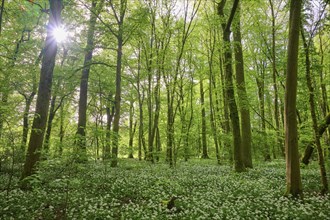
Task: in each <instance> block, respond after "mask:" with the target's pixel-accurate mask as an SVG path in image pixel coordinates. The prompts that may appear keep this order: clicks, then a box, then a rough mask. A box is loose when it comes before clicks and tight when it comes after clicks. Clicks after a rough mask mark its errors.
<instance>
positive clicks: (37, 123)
mask: <svg viewBox="0 0 330 220" xmlns="http://www.w3.org/2000/svg"><path fill="white" fill-rule="evenodd" d="M61 10H62V1H61V0H50V17H49V24H48V26H47V27H48V28H47V37H46V40H45V48H44V55H43V57H42V65H41V72H40V81H39V89H38V98H37V103H36V110H35V116H34V119H33V124H32V131H31V136H30V142H29V147H28V150H27V155H26V160H25V163H24V170H23V172H22V176H21V179H22V180H23V179H24V178H26V177H28V176H30V175H32V174H33V173H34V172H35V170H36V164H37V162H38V161H39V160H40V154H41V152H40V151H41V149H42V144H43V140H44V133H45V127H46V122H47V115H48V109H49V100H50V95H51V87H52V79H53V70H54V66H55V57H56V53H57V43H56V41H55V39H54V38H53V36H52V28H51V27H57V26H59V25H60V23H61ZM26 187H27V183H26V182H25V183H24V182H22V188H26Z"/></svg>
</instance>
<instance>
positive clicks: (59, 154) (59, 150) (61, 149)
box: [58, 103, 65, 157]
mask: <svg viewBox="0 0 330 220" xmlns="http://www.w3.org/2000/svg"><path fill="white" fill-rule="evenodd" d="M64 132H65V131H64V103H63V104H62V105H61V106H60V133H59V136H60V144H59V148H58V156H59V157H61V156H62V153H63V139H64Z"/></svg>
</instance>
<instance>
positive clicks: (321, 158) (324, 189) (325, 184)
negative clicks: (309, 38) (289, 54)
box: [301, 28, 328, 194]
mask: <svg viewBox="0 0 330 220" xmlns="http://www.w3.org/2000/svg"><path fill="white" fill-rule="evenodd" d="M301 38H302V41H303V46H304V51H305V64H306V81H307V87H308V90H309V106H310V111H311V117H312V121H313V130H314V140H315V145H316V148H317V152H318V156H319V165H320V174H321V183H322V186H323V187H322V190H321V192H322V194H325V193H327V192H328V180H327V173H326V169H325V164H324V156H323V151H322V146H321V142H320V137H321V136H320V135H319V132H318V125H317V116H316V111H315V100H314V87H313V83H312V77H311V63H310V58H309V45H308V44H307V42H306V38H305V35H304V30H303V28H301Z"/></svg>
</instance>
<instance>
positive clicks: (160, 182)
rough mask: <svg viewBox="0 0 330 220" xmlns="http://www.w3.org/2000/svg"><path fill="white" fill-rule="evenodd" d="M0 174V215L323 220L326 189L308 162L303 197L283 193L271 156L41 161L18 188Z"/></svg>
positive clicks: (327, 208) (327, 210)
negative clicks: (238, 165) (242, 167)
mask: <svg viewBox="0 0 330 220" xmlns="http://www.w3.org/2000/svg"><path fill="white" fill-rule="evenodd" d="M9 178H10V175H8V174H6V173H1V178H0V190H1V192H0V219H15V220H16V219H88V220H89V219H327V218H329V216H330V201H329V196H320V195H319V193H318V191H319V187H320V186H319V185H320V184H319V182H320V181H319V172H318V168H317V166H316V164H312V165H311V166H308V167H304V168H302V178H303V180H302V181H303V186H304V199H303V200H295V199H292V198H288V197H285V196H284V192H285V164H284V161H282V160H279V161H275V162H269V163H261V164H257V165H255V168H253V169H249V170H248V171H247V172H244V173H234V172H233V171H232V168H231V167H230V166H227V165H222V166H217V165H215V164H214V161H211V160H203V161H199V160H198V161H197V160H191V161H189V162H179V163H177V166H176V167H175V168H172V169H171V168H169V167H168V165H166V164H162V163H158V164H154V165H152V164H149V163H148V162H145V161H137V160H133V159H122V160H120V163H119V167H118V168H110V164H108V163H105V162H90V163H88V164H84V165H83V164H75V163H71V162H70V161H67V162H64V161H63V160H49V161H44V162H43V163H42V164H41V165H40V169H39V172H38V173H37V174H35V175H34V176H33V177H31V178H30V179H29V181H30V183H31V185H32V189H31V190H29V191H21V190H20V189H19V187H18V179H19V172H17V173H14V176H12V179H11V186H8V181H9Z"/></svg>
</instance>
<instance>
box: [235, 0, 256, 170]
mask: <svg viewBox="0 0 330 220" xmlns="http://www.w3.org/2000/svg"><path fill="white" fill-rule="evenodd" d="M240 5H241V4H239V5H238V7H237V12H236V15H235V16H236V18H235V20H234V43H235V45H234V53H235V71H236V83H237V93H238V99H239V111H240V115H241V134H242V146H241V147H242V153H243V161H244V165H245V167H249V168H252V154H251V120H250V109H249V108H250V106H249V100H248V95H247V92H246V87H245V76H244V58H243V50H242V34H241V17H240V7H241V6H240Z"/></svg>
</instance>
